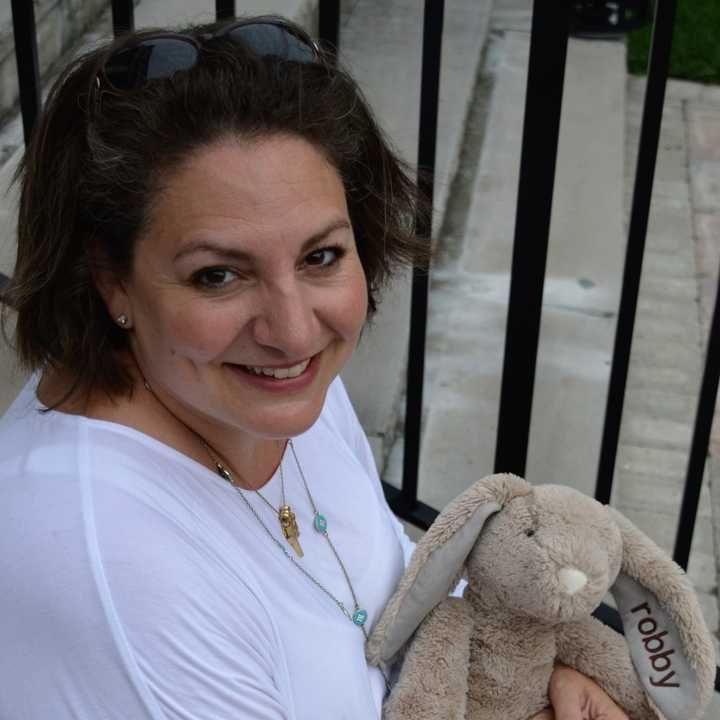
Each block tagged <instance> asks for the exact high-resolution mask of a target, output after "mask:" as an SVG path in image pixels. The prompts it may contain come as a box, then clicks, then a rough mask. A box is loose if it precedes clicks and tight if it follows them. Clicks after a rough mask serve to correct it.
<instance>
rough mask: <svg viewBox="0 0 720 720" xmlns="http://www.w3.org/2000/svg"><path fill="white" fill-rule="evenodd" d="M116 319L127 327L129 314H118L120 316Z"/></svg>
mask: <svg viewBox="0 0 720 720" xmlns="http://www.w3.org/2000/svg"><path fill="white" fill-rule="evenodd" d="M115 321H116V322H117V324H118V325H120V326H121V327H123V328H126V327H127V324H128V322H129V319H128V316H127V315H126V314H125V313H122V314H120V315H118V316H117V317H116V318H115Z"/></svg>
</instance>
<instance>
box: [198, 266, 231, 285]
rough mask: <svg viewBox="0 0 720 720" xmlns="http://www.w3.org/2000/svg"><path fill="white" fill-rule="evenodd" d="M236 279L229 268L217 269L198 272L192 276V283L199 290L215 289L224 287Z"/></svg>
mask: <svg viewBox="0 0 720 720" xmlns="http://www.w3.org/2000/svg"><path fill="white" fill-rule="evenodd" d="M236 277H237V274H236V273H235V272H233V271H232V270H230V269H229V268H223V267H217V268H206V269H205V270H200V272H197V273H195V274H194V275H193V277H192V281H193V284H194V285H198V286H199V287H201V288H209V289H215V288H221V287H224V286H225V285H227V284H228V283H230V282H232V281H233V280H234V279H235V278H236Z"/></svg>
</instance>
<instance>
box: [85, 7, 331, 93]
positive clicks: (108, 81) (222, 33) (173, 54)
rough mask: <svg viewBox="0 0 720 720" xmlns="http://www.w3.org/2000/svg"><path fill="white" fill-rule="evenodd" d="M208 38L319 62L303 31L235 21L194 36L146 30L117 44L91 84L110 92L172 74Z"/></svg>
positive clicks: (264, 20)
mask: <svg viewBox="0 0 720 720" xmlns="http://www.w3.org/2000/svg"><path fill="white" fill-rule="evenodd" d="M212 40H226V41H230V42H235V43H237V44H238V45H241V46H242V47H245V48H247V49H248V50H250V51H251V52H254V53H255V54H256V55H258V56H259V57H271V56H272V57H277V58H279V59H281V60H289V61H292V62H298V63H317V62H320V58H321V54H320V48H319V47H318V45H317V43H316V42H315V41H314V40H313V39H312V38H311V37H310V36H309V35H308V34H307V33H305V32H304V31H303V30H301V29H300V28H297V27H295V26H294V25H288V24H287V23H285V22H283V20H281V19H280V18H275V17H261V18H254V19H252V20H238V21H236V22H233V23H230V24H229V25H225V26H224V27H222V28H220V29H219V30H218V31H217V32H214V33H206V34H203V35H198V36H197V37H195V36H192V35H182V34H179V33H152V34H148V35H146V36H144V37H142V38H141V39H139V40H138V41H137V42H135V43H133V44H132V45H129V46H125V47H122V48H119V49H118V50H116V51H115V52H113V53H111V54H110V55H109V56H108V57H107V58H106V59H105V61H104V63H103V65H102V67H101V68H100V71H99V72H98V75H97V76H96V81H95V82H96V85H97V86H98V88H100V87H101V86H102V85H105V86H106V87H107V88H109V89H111V90H118V91H128V90H137V89H139V88H141V87H143V86H144V85H146V84H147V83H148V82H152V81H153V80H162V79H165V78H170V77H172V76H173V75H174V74H175V73H176V72H180V71H182V70H189V69H190V68H192V67H194V66H195V65H196V64H197V62H198V60H199V58H200V51H201V49H202V47H203V45H207V43H208V42H210V41H212Z"/></svg>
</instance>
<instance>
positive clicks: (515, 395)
mask: <svg viewBox="0 0 720 720" xmlns="http://www.w3.org/2000/svg"><path fill="white" fill-rule="evenodd" d="M605 4H606V3H603V2H593V1H591V0H586V2H578V0H554V1H553V2H548V1H547V0H535V2H534V8H533V22H532V32H531V40H530V60H529V65H528V83H527V96H526V104H525V118H524V129H523V140H522V154H521V167H520V182H519V188H518V202H517V213H516V225H515V239H514V246H513V260H512V275H511V282H510V298H509V306H508V318H507V330H506V336H505V354H504V366H503V377H502V390H501V397H500V414H499V422H498V433H497V446H496V455H495V470H496V471H498V472H514V473H517V474H518V475H524V473H525V463H526V458H527V451H528V438H529V434H530V417H531V408H532V398H533V387H534V378H535V365H536V358H537V350H538V340H539V335H540V319H541V311H542V296H543V284H544V278H545V265H546V259H547V250H548V239H549V230H550V214H551V208H552V196H553V184H554V178H555V164H556V159H557V146H558V133H559V127H560V112H561V107H562V93H563V80H564V72H565V61H566V51H567V43H568V37H569V34H570V31H571V28H572V29H574V30H577V29H578V11H579V10H582V11H588V8H590V9H591V10H592V9H593V8H594V7H600V6H604V5H605ZM622 4H623V5H624V6H627V7H628V8H630V7H631V6H632V7H633V8H634V12H635V14H634V15H630V14H629V15H628V18H629V19H628V20H627V23H628V24H631V23H632V22H635V21H636V19H637V17H638V16H639V13H643V19H644V17H645V15H646V14H647V2H644V1H643V0H636V2H634V3H633V2H630V0H625V2H624V3H622ZM591 6H592V7H591ZM215 7H216V14H217V17H218V19H224V18H229V17H233V16H234V14H235V2H234V0H216V3H215ZM675 10H676V0H657V2H656V3H655V14H654V19H653V39H652V46H651V51H650V62H649V68H648V79H647V90H646V94H645V103H644V109H643V117H642V127H641V135H640V147H639V154H638V159H637V168H636V174H635V186H634V192H633V201H632V213H631V220H630V229H629V236H628V244H627V253H626V259H625V269H624V275H623V282H622V295H621V301H620V308H619V313H618V323H617V330H616V336H615V347H614V354H613V361H612V366H611V373H610V386H609V391H608V397H607V405H606V411H605V425H604V430H603V437H602V445H601V451H600V462H599V467H598V475H597V485H596V497H597V498H598V500H600V501H601V502H604V503H607V502H609V500H610V493H611V490H612V482H613V473H614V468H615V459H616V455H617V448H618V440H619V434H620V421H621V417H622V411H623V402H624V397H625V386H626V381H627V376H628V366H629V361H630V347H631V343H632V336H633V328H634V322H635V314H636V308H637V300H638V292H639V287H640V275H641V270H642V262H643V254H644V248H645V237H646V234H647V227H648V217H649V212H650V201H651V196H652V187H653V179H654V174H655V163H656V158H657V151H658V142H659V137H660V127H661V123H662V111H663V105H664V101H665V87H666V83H667V77H668V68H669V59H670V49H671V45H672V35H673V27H674V22H675ZM12 12H13V29H14V34H15V52H16V57H17V66H18V74H19V80H20V104H21V109H22V117H23V128H24V132H25V139H26V141H27V139H28V138H29V137H30V134H31V132H32V128H33V126H34V124H35V120H36V118H37V115H38V112H39V108H40V82H39V71H38V53H37V44H36V36H35V19H34V14H33V3H32V2H27V0H12ZM443 16H444V2H443V0H425V11H424V27H423V47H422V83H421V95H420V131H419V144H418V166H419V167H420V168H422V169H423V170H425V171H426V174H424V176H423V178H424V179H423V187H422V190H423V192H424V193H425V194H426V195H427V196H428V197H429V198H430V199H431V200H432V197H433V174H434V166H435V144H436V137H437V110H438V91H439V80H440V53H441V40H442V28H443ZM112 17H113V30H114V32H115V34H119V33H121V32H123V31H126V30H128V29H132V28H133V27H134V6H133V0H112ZM339 19H340V2H339V0H320V2H319V34H320V38H319V39H320V41H321V42H322V43H325V44H327V45H329V46H333V47H337V46H338V38H339ZM580 19H581V20H582V21H583V23H586V24H587V21H588V20H587V17H582V18H580ZM621 19H622V18H621ZM623 22H624V20H623ZM586 24H585V25H583V24H580V28H581V29H584V30H587V27H586ZM418 231H419V234H420V236H421V237H425V238H427V239H428V242H429V238H430V232H431V226H430V223H429V221H427V220H425V221H422V222H421V223H420V224H419V226H418ZM6 281H7V278H4V277H3V276H2V275H0V292H1V291H2V287H3V285H4V284H5V282H6ZM427 297H428V274H427V273H426V272H423V271H419V270H416V271H415V272H414V274H413V285H412V306H411V317H410V341H409V362H408V374H407V405H406V417H405V454H404V462H403V481H402V487H401V488H400V489H399V490H398V489H396V488H394V487H392V486H390V485H387V484H385V492H386V495H387V497H388V501H389V503H390V505H391V506H392V508H393V510H394V511H395V512H396V513H397V514H398V515H399V516H400V517H402V518H404V519H406V520H408V521H409V522H412V523H414V524H415V525H417V526H419V527H421V528H427V527H428V526H429V525H430V523H431V522H432V521H433V520H434V518H435V517H436V516H437V514H438V511H437V510H436V509H435V508H431V507H429V506H428V505H425V504H424V503H422V502H421V501H419V500H418V497H417V480H418V469H419V457H420V442H421V417H422V397H423V375H424V358H425V337H426V325H427ZM719 379H720V293H718V295H717V298H716V304H715V308H714V312H713V316H712V323H711V330H710V337H709V340H708V344H707V356H706V359H705V368H704V372H703V377H702V382H701V388H700V397H699V402H698V407H697V414H696V420H695V428H694V432H693V438H692V445H691V451H690V457H689V462H688V466H687V473H686V482H685V491H684V496H683V501H682V507H681V511H680V522H679V529H678V534H677V538H676V542H675V550H674V558H675V560H676V562H678V563H679V564H680V565H682V566H683V567H684V568H687V564H688V558H689V555H690V547H691V544H692V538H693V531H694V526H695V518H696V516H697V510H698V502H699V498H700V490H701V487H702V480H703V474H704V468H705V460H706V457H707V454H708V448H709V441H710V432H711V427H712V420H713V414H714V409H715V403H716V399H717V392H718V380H719ZM598 614H599V615H600V616H601V617H602V619H603V620H605V621H606V622H608V623H609V624H610V625H612V626H614V627H616V628H617V629H621V623H620V620H619V617H618V615H617V613H615V612H614V611H613V610H611V609H610V608H606V607H604V606H603V608H601V610H600V612H599V613H598ZM715 686H716V689H717V690H718V691H720V672H719V673H718V677H717V678H716V683H715Z"/></svg>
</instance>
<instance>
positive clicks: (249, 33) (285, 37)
mask: <svg viewBox="0 0 720 720" xmlns="http://www.w3.org/2000/svg"><path fill="white" fill-rule="evenodd" d="M223 35H224V37H228V38H231V39H232V40H233V41H234V42H237V43H239V44H240V45H244V46H245V47H247V48H249V49H250V50H252V51H253V52H254V53H255V54H257V55H259V56H260V57H268V56H271V55H274V56H276V57H278V58H280V59H281V60H292V61H294V62H300V63H314V62H316V61H317V52H316V50H315V47H314V46H313V44H312V41H311V40H310V39H307V40H305V39H303V38H301V37H299V36H298V35H295V34H293V33H292V32H291V31H290V30H288V29H287V28H285V27H283V26H282V25H275V24H273V23H268V22H265V23H249V24H247V25H239V26H238V27H235V28H233V29H232V30H229V31H228V32H227V33H224V34H223Z"/></svg>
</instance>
